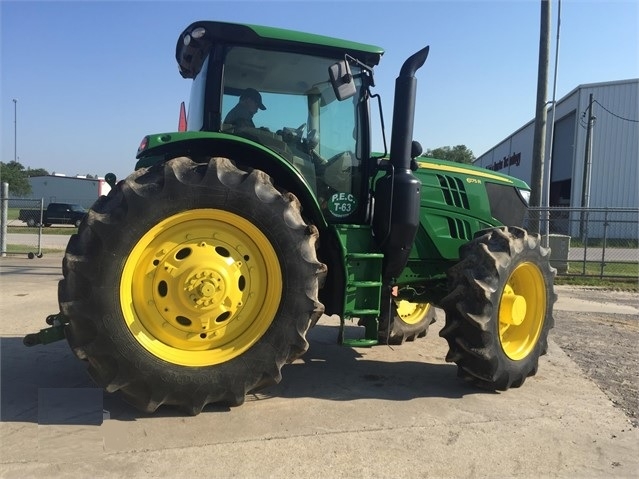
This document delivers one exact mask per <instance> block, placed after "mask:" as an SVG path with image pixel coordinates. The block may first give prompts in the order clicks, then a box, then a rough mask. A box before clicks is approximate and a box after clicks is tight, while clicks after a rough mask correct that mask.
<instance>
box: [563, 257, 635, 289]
mask: <svg viewBox="0 0 639 479" xmlns="http://www.w3.org/2000/svg"><path fill="white" fill-rule="evenodd" d="M603 272H604V277H603V278H600V277H599V275H601V265H600V264H599V263H586V274H585V275H584V274H583V263H582V262H579V261H570V262H569V263H568V273H567V274H566V275H561V276H559V275H558V276H556V277H555V284H565V285H573V286H595V287H600V288H610V289H623V290H628V291H638V290H639V265H637V263H606V264H605V265H604V271H603Z"/></svg>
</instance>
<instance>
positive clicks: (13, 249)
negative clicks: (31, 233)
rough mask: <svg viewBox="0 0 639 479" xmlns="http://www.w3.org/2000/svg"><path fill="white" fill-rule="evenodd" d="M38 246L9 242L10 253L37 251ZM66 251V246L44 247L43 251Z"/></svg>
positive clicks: (8, 251)
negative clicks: (58, 247) (57, 247)
mask: <svg viewBox="0 0 639 479" xmlns="http://www.w3.org/2000/svg"><path fill="white" fill-rule="evenodd" d="M37 251H38V248H37V247H35V246H33V247H31V246H28V245H23V244H8V245H7V251H6V253H8V254H28V253H36V252H37ZM62 251H64V248H60V249H56V248H42V253H60V252H62Z"/></svg>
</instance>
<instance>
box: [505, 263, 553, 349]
mask: <svg viewBox="0 0 639 479" xmlns="http://www.w3.org/2000/svg"><path fill="white" fill-rule="evenodd" d="M546 300H547V298H546V288H545V285H544V277H543V275H542V274H541V271H540V270H539V268H538V267H537V266H536V265H535V264H533V263H528V262H526V263H521V264H520V265H519V266H517V267H516V268H515V270H514V271H513V272H512V274H511V275H510V277H509V278H508V281H507V282H506V286H505V287H504V290H503V292H502V295H501V300H500V303H499V340H500V341H501V346H502V349H503V351H504V353H506V355H507V356H508V357H509V358H510V359H512V360H515V361H517V360H520V359H524V358H525V357H527V356H528V355H529V354H530V353H531V352H532V350H533V349H534V347H535V345H536V344H537V341H538V339H539V335H540V334H541V330H542V327H543V325H544V318H545V314H546Z"/></svg>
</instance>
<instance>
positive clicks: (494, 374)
mask: <svg viewBox="0 0 639 479" xmlns="http://www.w3.org/2000/svg"><path fill="white" fill-rule="evenodd" d="M549 252H550V251H549V250H548V249H545V248H542V247H541V245H540V237H539V235H531V234H528V233H527V232H526V231H525V230H523V229H521V228H515V227H501V228H494V229H490V230H485V231H482V232H479V233H478V234H477V236H476V237H475V238H474V239H473V240H472V241H471V242H469V243H467V244H466V245H464V246H462V247H461V248H460V262H459V263H458V264H457V265H455V266H454V267H452V268H451V269H450V270H449V272H448V282H449V291H450V293H449V294H448V295H447V296H446V297H445V298H444V299H443V300H442V307H443V308H444V310H445V312H446V325H445V326H444V328H443V329H442V330H441V332H440V335H441V336H442V337H444V338H445V339H446V340H447V342H448V346H449V352H448V354H447V356H446V361H448V362H455V363H456V364H457V366H458V374H459V376H460V377H462V378H464V379H466V380H468V381H470V382H472V383H474V384H476V385H478V386H480V387H482V388H486V389H493V390H502V391H503V390H506V389H508V388H510V387H519V386H521V385H522V384H523V383H524V381H525V379H526V378H527V377H528V376H532V375H534V374H536V372H537V367H538V362H539V357H540V356H541V355H543V354H545V353H546V350H547V347H548V332H549V330H550V329H551V328H552V327H553V326H554V319H553V316H552V311H553V303H554V302H555V300H556V295H555V293H554V289H553V278H554V275H555V273H556V270H554V269H553V268H551V266H550V263H549Z"/></svg>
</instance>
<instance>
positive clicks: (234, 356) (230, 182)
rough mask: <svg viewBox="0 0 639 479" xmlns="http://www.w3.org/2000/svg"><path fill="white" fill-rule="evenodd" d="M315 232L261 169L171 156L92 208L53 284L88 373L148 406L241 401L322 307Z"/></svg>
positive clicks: (296, 345)
mask: <svg viewBox="0 0 639 479" xmlns="http://www.w3.org/2000/svg"><path fill="white" fill-rule="evenodd" d="M317 237H318V231H317V229H316V228H315V227H314V226H309V225H306V224H305V223H304V221H303V219H302V217H301V215H300V204H299V202H298V200H297V199H296V198H295V197H294V196H293V195H291V194H286V193H282V192H280V191H278V190H277V189H276V188H275V187H274V186H273V184H272V182H271V180H270V178H269V177H268V176H267V175H266V174H265V173H263V172H261V171H259V170H253V171H252V172H251V173H247V172H245V171H242V170H240V169H238V168H236V167H235V166H234V165H233V164H232V163H231V162H230V161H229V160H226V159H222V158H212V159H211V160H210V161H209V162H208V164H207V163H196V162H193V161H192V160H190V159H188V158H176V159H173V160H171V161H169V162H167V163H166V164H164V165H160V166H157V167H151V168H149V169H145V170H140V171H138V172H136V173H134V174H132V175H131V176H129V177H128V178H127V179H126V180H125V181H123V182H120V183H119V184H118V185H117V186H116V188H114V189H113V190H112V191H111V192H110V193H109V195H108V196H107V197H102V198H101V199H99V200H98V201H97V202H96V204H95V205H94V206H93V207H92V208H91V210H90V211H89V213H88V216H87V219H86V221H84V222H82V224H81V225H80V229H79V232H78V234H76V235H74V236H72V238H71V241H70V242H69V245H68V247H67V251H66V254H65V258H64V263H63V273H64V279H63V280H62V281H61V282H60V284H59V302H60V308H61V311H62V312H63V313H64V314H65V316H67V317H68V318H69V326H68V327H67V330H66V335H67V339H68V341H69V344H70V345H71V347H72V349H73V351H74V352H75V353H76V355H77V356H78V357H80V358H82V359H86V360H88V363H89V373H90V375H91V376H92V377H93V379H94V380H95V381H96V382H97V383H98V384H99V385H100V386H102V387H104V388H106V389H107V390H108V391H110V392H113V391H120V392H121V393H122V394H123V396H124V398H125V399H126V400H127V401H129V402H130V403H131V404H133V405H134V406H136V407H138V408H139V409H141V410H143V411H147V412H152V411H154V410H155V409H156V408H157V407H159V406H160V405H162V404H168V405H176V406H178V407H180V408H181V409H183V410H185V411H187V412H188V413H190V414H197V413H199V412H200V411H201V410H202V408H203V407H204V406H205V405H206V404H209V403H220V404H225V405H239V404H241V403H242V402H243V401H244V397H245V395H246V393H247V392H249V391H252V390H256V389H258V388H261V387H264V386H267V385H270V384H273V383H276V382H278V381H279V380H280V378H281V374H280V370H281V368H282V366H283V365H284V364H285V363H287V362H291V361H293V360H294V359H296V358H297V357H299V356H300V355H302V354H303V353H304V352H305V351H306V349H307V347H308V343H307V341H306V338H305V335H306V331H307V330H308V328H309V325H310V324H311V322H312V321H316V320H317V318H319V316H320V315H321V313H322V312H323V306H322V304H321V303H319V301H318V299H317V293H318V282H319V280H320V279H321V277H322V276H323V275H324V274H325V270H326V268H325V266H324V265H323V264H321V263H320V262H319V261H318V260H317V257H316V253H315V242H316V240H317Z"/></svg>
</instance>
